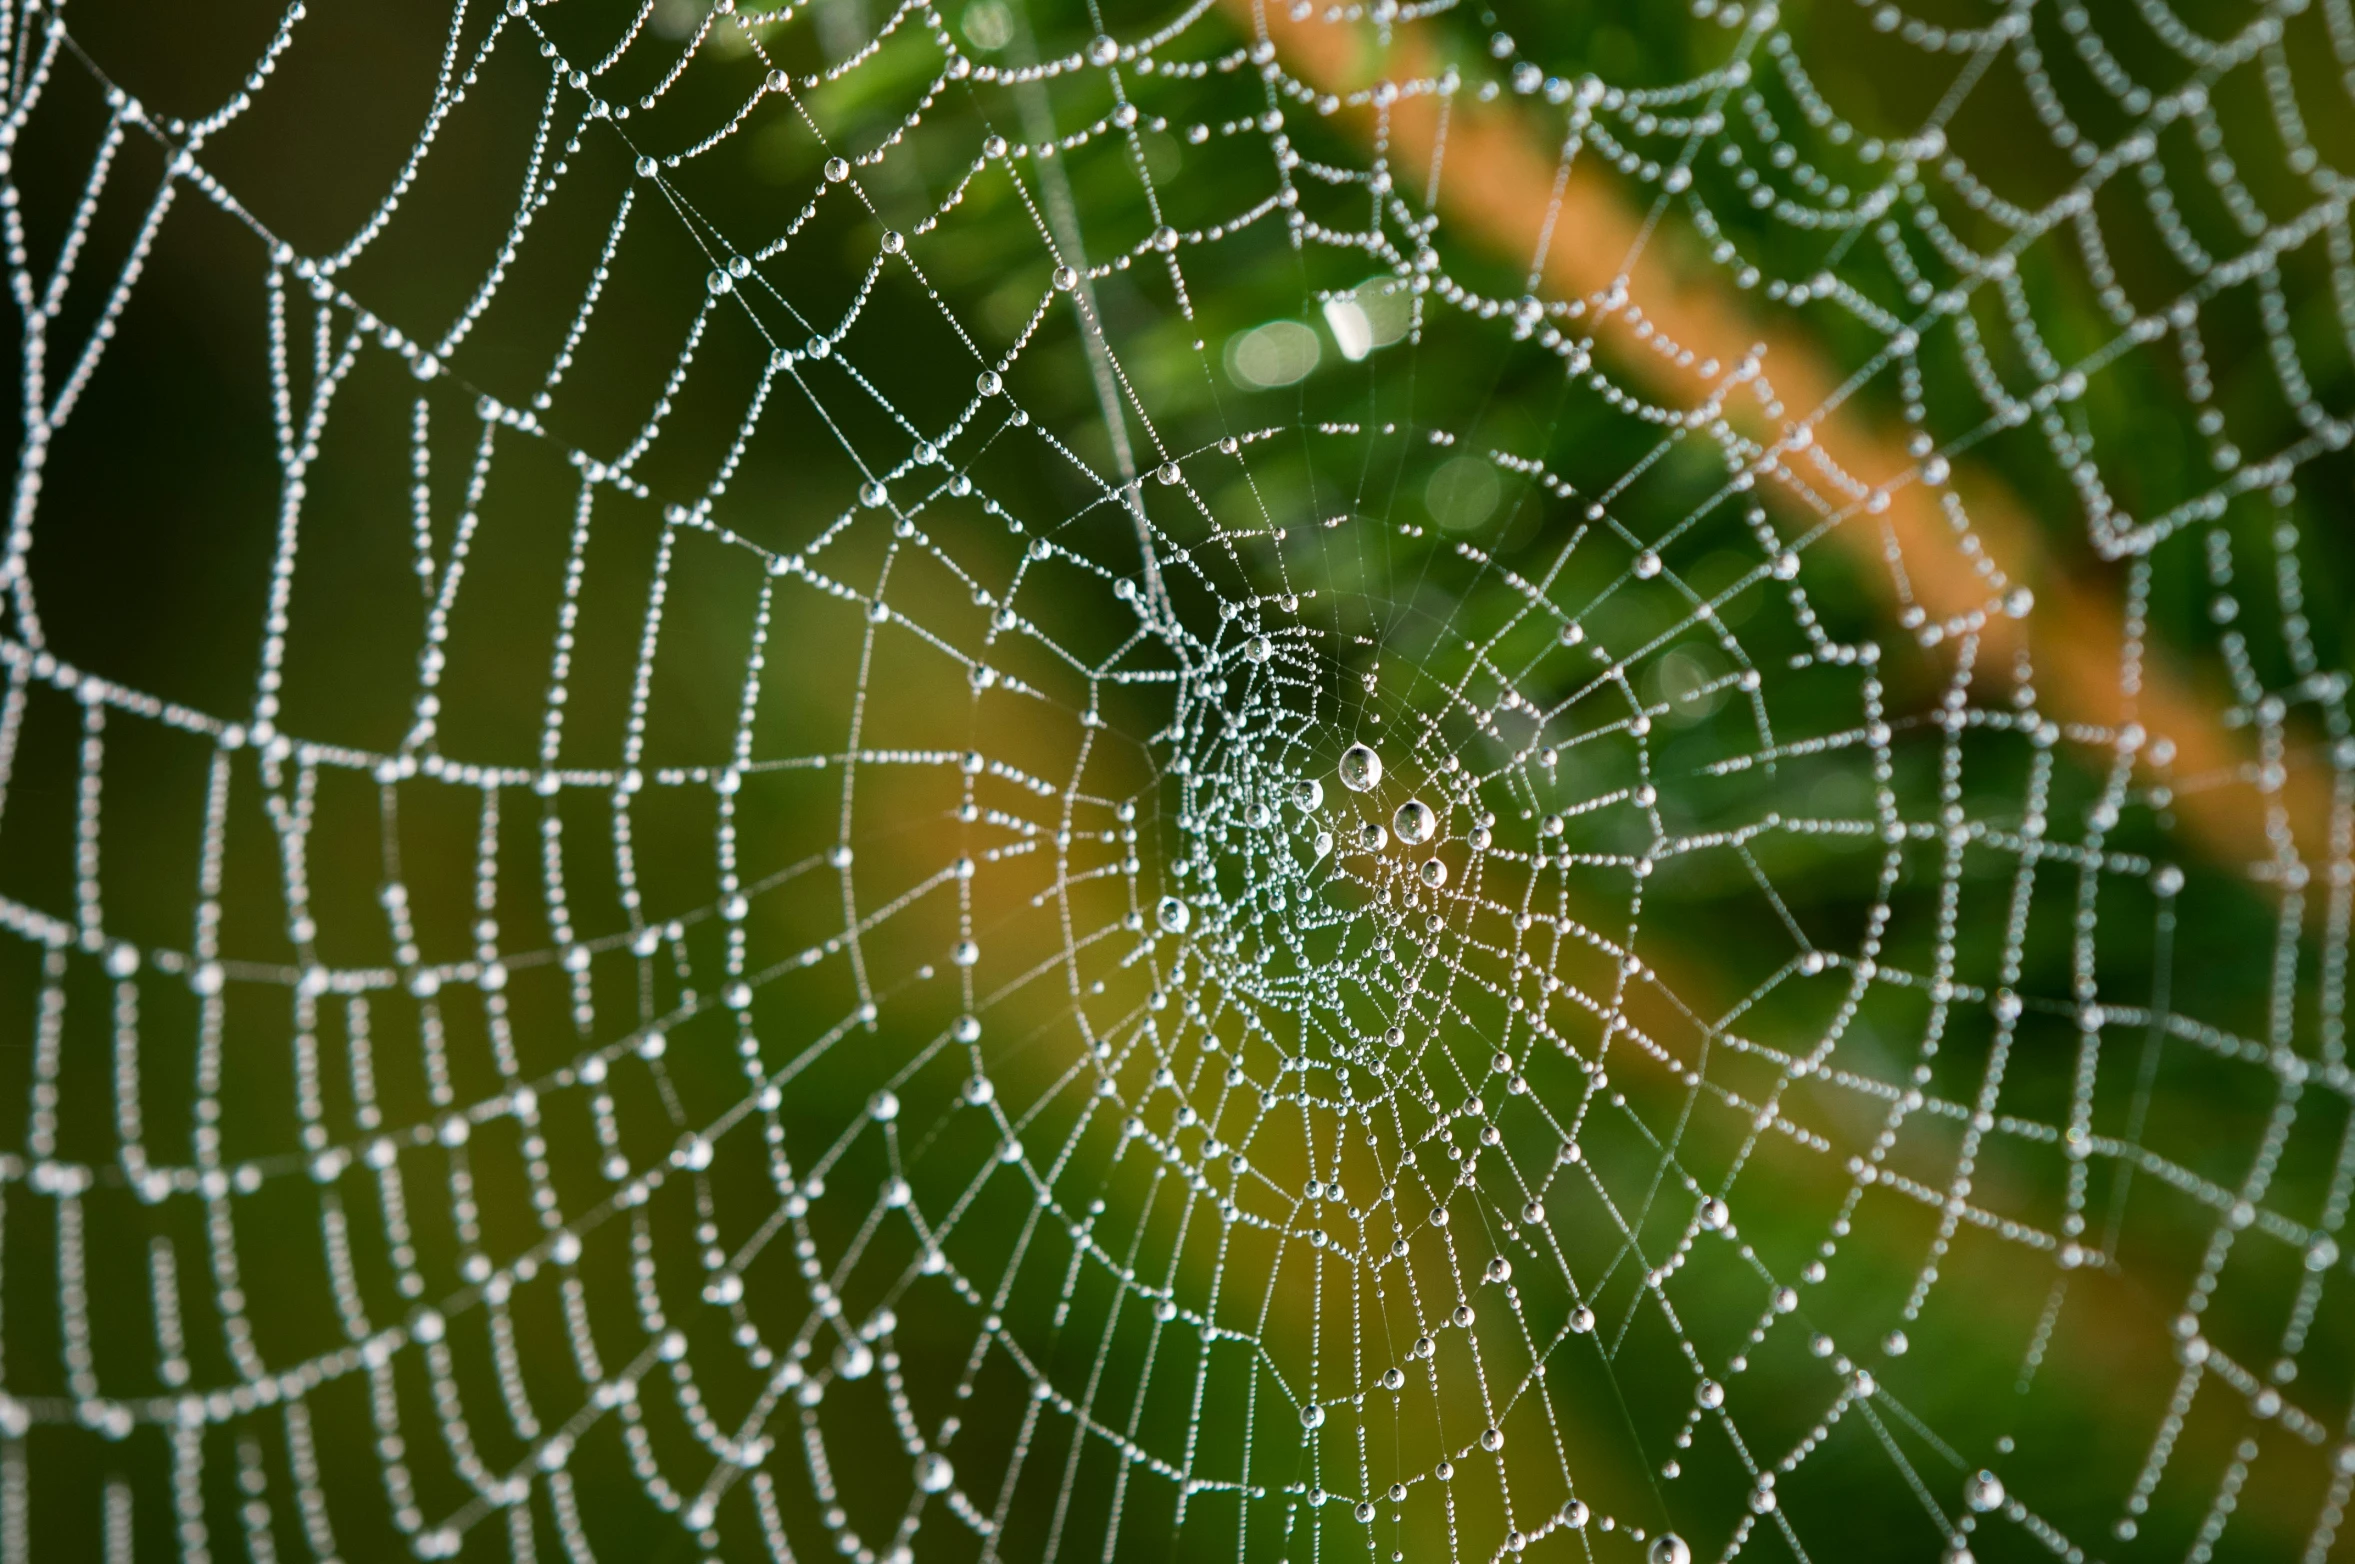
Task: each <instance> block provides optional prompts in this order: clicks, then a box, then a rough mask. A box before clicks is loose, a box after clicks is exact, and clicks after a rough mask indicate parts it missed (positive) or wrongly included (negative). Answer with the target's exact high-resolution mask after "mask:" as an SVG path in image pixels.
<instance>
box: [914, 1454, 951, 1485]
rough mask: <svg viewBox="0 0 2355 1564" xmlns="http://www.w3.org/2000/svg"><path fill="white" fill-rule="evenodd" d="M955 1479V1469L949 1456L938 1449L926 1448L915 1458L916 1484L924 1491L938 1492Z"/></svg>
mask: <svg viewBox="0 0 2355 1564" xmlns="http://www.w3.org/2000/svg"><path fill="white" fill-rule="evenodd" d="M956 1480H957V1469H956V1468H955V1467H953V1466H951V1465H950V1464H949V1458H948V1457H947V1456H945V1455H942V1454H941V1453H940V1452H939V1451H938V1450H927V1451H925V1452H924V1453H923V1454H922V1455H921V1456H919V1457H917V1460H916V1486H917V1487H919V1488H921V1489H923V1490H924V1491H925V1492H926V1493H939V1492H942V1491H943V1490H944V1489H946V1488H947V1487H948V1485H949V1484H951V1483H953V1482H955V1481H956Z"/></svg>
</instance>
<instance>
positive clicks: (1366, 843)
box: [1357, 820, 1390, 853]
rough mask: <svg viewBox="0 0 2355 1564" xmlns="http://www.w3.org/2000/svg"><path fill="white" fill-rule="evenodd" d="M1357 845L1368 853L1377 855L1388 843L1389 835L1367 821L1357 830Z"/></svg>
mask: <svg viewBox="0 0 2355 1564" xmlns="http://www.w3.org/2000/svg"><path fill="white" fill-rule="evenodd" d="M1357 840H1358V845H1360V846H1361V847H1363V848H1365V850H1366V851H1367V852H1369V853H1378V852H1380V851H1381V850H1382V849H1383V848H1384V847H1386V846H1388V845H1389V843H1390V833H1389V832H1388V831H1385V830H1383V829H1382V828H1381V827H1380V826H1378V825H1376V824H1375V823H1374V822H1373V821H1371V820H1368V821H1367V822H1366V823H1365V824H1364V825H1361V826H1359V827H1358V828H1357Z"/></svg>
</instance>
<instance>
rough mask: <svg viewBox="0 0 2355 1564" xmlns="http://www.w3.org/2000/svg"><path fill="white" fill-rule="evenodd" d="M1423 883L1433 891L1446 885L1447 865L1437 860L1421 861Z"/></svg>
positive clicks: (1427, 859)
mask: <svg viewBox="0 0 2355 1564" xmlns="http://www.w3.org/2000/svg"><path fill="white" fill-rule="evenodd" d="M1423 883H1424V884H1425V885H1428V886H1430V887H1431V888H1432V889H1433V890H1437V889H1439V887H1441V886H1442V885H1445V884H1446V883H1447V865H1446V864H1445V863H1443V862H1441V861H1440V860H1439V859H1437V858H1426V859H1424V860H1423Z"/></svg>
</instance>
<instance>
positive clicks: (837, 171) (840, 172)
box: [826, 157, 850, 185]
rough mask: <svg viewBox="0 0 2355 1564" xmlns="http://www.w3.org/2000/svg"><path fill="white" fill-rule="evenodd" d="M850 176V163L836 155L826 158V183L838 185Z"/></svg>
mask: <svg viewBox="0 0 2355 1564" xmlns="http://www.w3.org/2000/svg"><path fill="white" fill-rule="evenodd" d="M849 177H850V165H849V164H848V163H845V162H844V161H843V160H842V159H840V158H838V157H830V158H828V159H826V183H828V184H830V185H839V184H841V183H842V182H843V181H844V180H846V179H848V178H849Z"/></svg>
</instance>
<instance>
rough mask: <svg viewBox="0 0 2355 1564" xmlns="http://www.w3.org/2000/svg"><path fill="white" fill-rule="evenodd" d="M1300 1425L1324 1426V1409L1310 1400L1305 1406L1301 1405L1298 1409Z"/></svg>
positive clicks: (1307, 1426) (1305, 1426) (1306, 1426)
mask: <svg viewBox="0 0 2355 1564" xmlns="http://www.w3.org/2000/svg"><path fill="white" fill-rule="evenodd" d="M1300 1426H1301V1427H1303V1428H1322V1427H1324V1426H1325V1409H1324V1408H1323V1407H1321V1406H1318V1405H1316V1404H1315V1403H1314V1402H1311V1403H1310V1404H1308V1405H1307V1406H1304V1407H1302V1408H1301V1409H1300Z"/></svg>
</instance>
